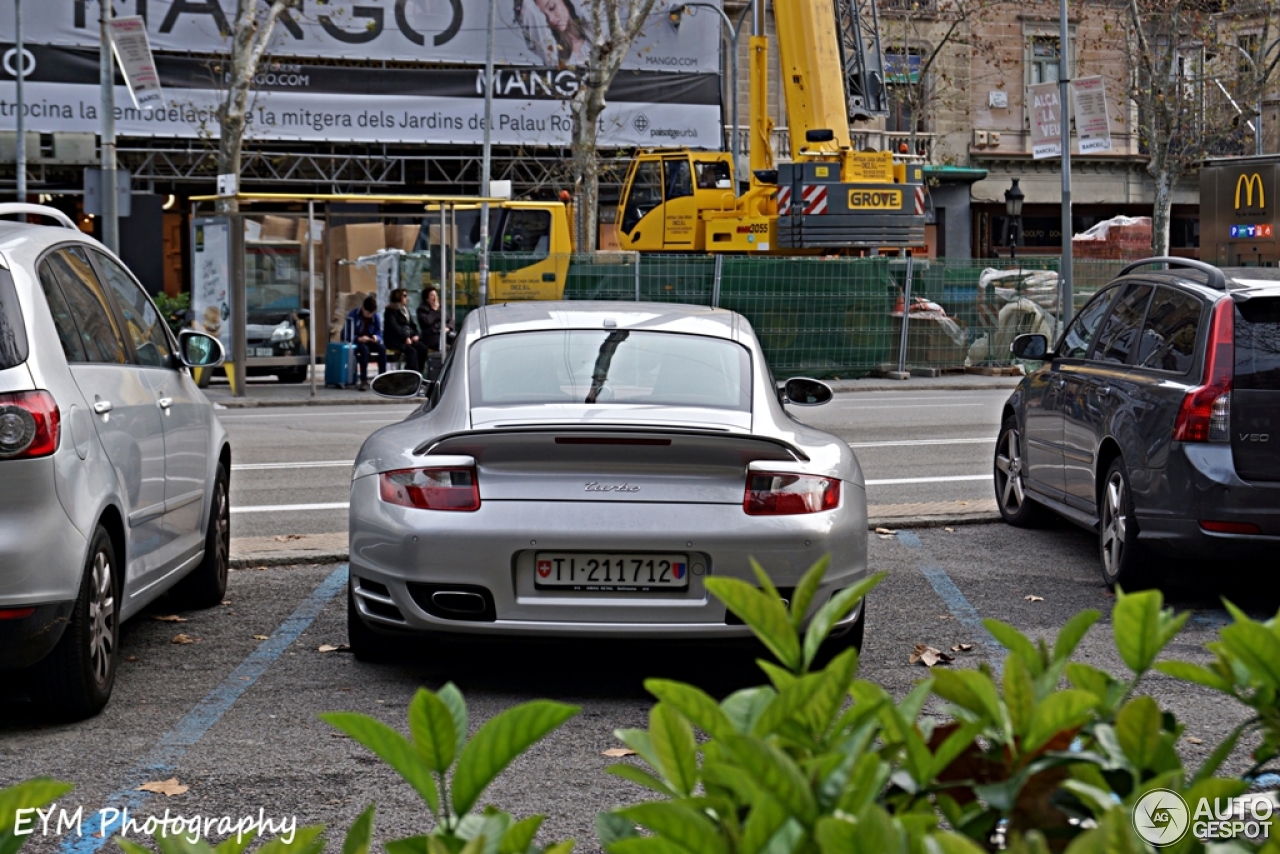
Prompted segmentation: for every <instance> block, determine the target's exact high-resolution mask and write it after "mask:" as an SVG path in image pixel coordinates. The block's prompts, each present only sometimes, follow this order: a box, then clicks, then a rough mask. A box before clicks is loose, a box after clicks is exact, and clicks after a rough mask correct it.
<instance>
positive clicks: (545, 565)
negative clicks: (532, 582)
mask: <svg viewBox="0 0 1280 854" xmlns="http://www.w3.org/2000/svg"><path fill="white" fill-rule="evenodd" d="M550 574H551V561H549V560H540V561H538V575H540V576H541V577H543V578H546V577H547V576H548V575H550Z"/></svg>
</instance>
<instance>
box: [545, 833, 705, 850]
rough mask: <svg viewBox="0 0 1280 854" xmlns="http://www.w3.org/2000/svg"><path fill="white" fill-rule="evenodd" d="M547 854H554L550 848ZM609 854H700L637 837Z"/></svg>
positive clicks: (662, 840)
mask: <svg viewBox="0 0 1280 854" xmlns="http://www.w3.org/2000/svg"><path fill="white" fill-rule="evenodd" d="M545 854H552V851H551V849H550V848H548V849H547V851H546V852H545ZM609 854H698V852H696V851H690V850H689V849H688V848H685V847H684V846H683V845H677V844H676V843H674V842H672V841H671V840H670V839H666V838H664V837H661V836H637V837H634V838H632V839H621V840H619V841H617V842H615V843H613V845H612V847H610V848H609Z"/></svg>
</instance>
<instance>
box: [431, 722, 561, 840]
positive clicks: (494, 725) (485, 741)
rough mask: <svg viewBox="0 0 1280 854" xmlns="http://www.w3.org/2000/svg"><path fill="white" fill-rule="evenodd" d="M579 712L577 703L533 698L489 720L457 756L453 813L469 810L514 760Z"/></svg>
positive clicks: (454, 774) (454, 775)
mask: <svg viewBox="0 0 1280 854" xmlns="http://www.w3.org/2000/svg"><path fill="white" fill-rule="evenodd" d="M577 713H578V707H577V706H567V705H565V704H564V703H555V702H552V701H550V700H534V701H533V702H531V703H523V704H521V705H519V706H516V707H515V708H513V709H507V710H506V711H504V712H500V713H498V714H497V715H495V716H494V717H492V718H490V719H489V720H488V721H486V722H485V724H484V726H482V727H480V730H479V731H478V732H477V733H476V734H475V737H474V738H472V739H471V740H470V741H468V742H467V744H466V746H465V747H463V748H462V754H461V755H460V756H459V757H458V767H457V768H456V769H455V770H454V772H453V809H454V812H456V813H457V814H458V815H462V814H463V813H466V812H468V811H469V810H470V809H471V808H472V807H473V806H475V803H476V801H477V800H478V799H479V797H480V795H481V793H483V792H484V790H485V787H487V786H488V785H489V784H490V783H491V782H493V778H494V777H496V776H498V774H499V773H501V771H502V769H503V768H506V767H507V766H508V765H509V764H511V760H513V759H515V758H516V757H517V756H519V755H520V754H521V753H523V752H524V751H526V750H528V749H529V747H531V746H532V745H533V744H534V743H536V742H537V741H539V740H540V739H542V737H543V736H545V735H546V734H547V733H549V732H551V731H552V730H553V729H555V728H556V727H558V726H560V725H561V724H563V723H564V722H565V721H567V720H569V718H571V717H573V716H574V715H576V714H577Z"/></svg>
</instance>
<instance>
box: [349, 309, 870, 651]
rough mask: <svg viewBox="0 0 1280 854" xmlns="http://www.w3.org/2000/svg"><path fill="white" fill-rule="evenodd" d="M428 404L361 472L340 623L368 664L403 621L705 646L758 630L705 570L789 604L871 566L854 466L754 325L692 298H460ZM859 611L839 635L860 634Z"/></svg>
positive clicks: (407, 628) (368, 454)
mask: <svg viewBox="0 0 1280 854" xmlns="http://www.w3.org/2000/svg"><path fill="white" fill-rule="evenodd" d="M420 385H425V393H426V402H425V403H424V404H423V405H422V407H421V408H419V409H418V410H417V411H415V412H414V413H413V414H412V415H410V416H409V417H408V418H407V419H406V420H404V421H403V422H401V423H399V424H395V425H392V426H389V427H384V428H382V429H380V430H378V431H377V432H375V433H374V434H373V435H371V436H370V437H369V438H368V440H366V442H365V444H364V447H363V448H362V449H361V451H360V454H359V456H358V457H357V459H356V462H355V469H354V472H353V477H352V482H351V511H350V538H351V541H350V554H351V582H350V588H349V594H348V595H349V599H348V627H349V632H350V642H351V647H352V650H353V652H355V653H356V655H357V657H359V658H362V659H378V658H384V657H386V656H388V655H391V654H394V652H395V651H396V650H397V648H398V647H402V646H403V644H402V643H401V642H400V641H401V639H402V638H403V637H404V636H406V635H423V636H439V635H443V634H454V635H466V634H471V635H489V636H508V637H531V636H541V637H596V638H631V637H634V638H639V637H644V638H668V639H673V640H674V639H713V638H735V637H748V636H749V635H750V631H749V630H748V629H747V628H746V627H745V626H744V625H742V624H741V623H740V622H739V621H738V619H737V618H736V617H735V616H733V615H732V614H730V613H728V612H727V611H726V609H725V606H724V605H723V604H722V603H721V602H720V601H718V600H717V599H715V598H713V597H712V596H710V595H709V594H708V592H707V589H706V586H705V584H704V581H705V580H706V578H707V577H708V576H712V575H717V576H726V577H736V578H742V579H747V580H752V581H754V576H753V573H752V571H751V565H750V561H751V559H752V558H755V559H756V560H757V561H759V562H760V564H761V565H763V566H764V568H765V569H766V570H767V571H768V572H769V574H770V576H771V577H772V579H773V581H774V583H775V584H776V585H777V586H778V588H779V592H780V594H781V595H782V596H784V597H786V596H787V595H788V591H789V589H791V588H793V587H794V586H795V584H796V582H797V581H798V580H799V579H800V577H801V575H802V574H803V573H804V572H805V570H806V569H808V568H809V567H810V566H811V565H812V564H813V563H814V561H816V560H817V559H818V558H820V557H821V556H823V555H824V554H829V555H830V556H831V564H830V568H829V570H828V572H827V575H826V578H825V580H824V582H823V587H822V589H821V590H820V591H819V592H818V594H817V595H816V596H815V597H814V600H813V604H812V606H811V607H812V611H811V614H812V613H813V612H816V611H817V609H818V608H820V607H821V606H822V605H823V604H824V603H825V602H826V601H827V600H828V599H829V598H830V597H831V596H832V595H834V594H835V593H837V592H838V591H840V590H841V589H843V588H845V587H848V586H850V585H852V584H855V583H856V582H858V581H860V580H861V579H862V578H863V577H865V575H866V573H867V509H866V490H865V487H864V483H863V477H862V471H861V469H860V468H859V467H858V462H857V460H856V459H855V458H854V455H853V452H852V451H850V449H849V445H848V444H847V443H846V442H843V441H841V440H840V439H838V438H836V437H835V436H832V435H830V434H827V433H824V432H821V431H819V430H815V429H813V428H811V427H808V426H806V425H804V424H801V423H800V422H798V421H796V420H795V419H793V418H792V417H791V416H790V415H789V414H788V413H787V412H786V411H785V410H784V409H783V403H784V402H788V403H794V404H802V405H816V404H821V403H825V402H827V401H828V400H830V399H831V389H830V388H828V387H827V386H826V385H825V384H823V383H821V382H818V381H817V380H811V379H805V378H795V379H792V380H789V381H788V382H786V383H785V384H782V385H780V386H779V385H776V384H775V382H774V380H773V377H772V374H771V373H770V371H769V367H768V365H767V364H766V362H765V359H764V355H763V353H762V352H761V350H760V345H759V343H758V342H757V340H756V337H755V334H754V333H753V331H752V329H751V325H750V324H749V323H747V321H746V320H745V319H744V318H743V317H741V316H740V315H738V314H735V313H733V312H731V311H725V310H722V309H711V308H704V307H700V306H688V305H668V304H646V303H613V302H611V303H593V302H526V303H516V304H506V305H495V306H489V307H486V308H482V309H478V310H476V311H474V312H472V313H471V314H470V315H468V317H467V318H466V321H465V323H463V325H462V328H461V330H460V333H459V335H458V338H457V341H456V344H455V346H454V348H453V349H452V350H451V351H450V352H449V356H448V358H447V359H446V361H445V364H444V367H443V370H442V371H441V374H440V378H439V381H438V382H431V383H424V382H423V380H422V377H421V376H419V375H418V374H416V373H414V372H410V371H396V372H392V373H388V374H383V375H382V376H380V377H378V378H377V379H376V380H375V382H374V390H375V391H377V392H379V393H381V394H383V395H384V396H388V397H411V396H415V395H417V394H418V393H419V390H420ZM864 617H865V612H864V610H863V607H862V606H861V605H859V606H858V607H857V608H856V609H855V610H854V611H853V612H852V613H851V614H850V615H849V616H848V617H847V618H846V619H845V620H844V621H843V623H842V624H841V625H840V626H838V627H837V628H836V630H835V631H834V632H833V640H832V641H830V642H831V643H833V644H836V645H847V644H853V645H857V646H861V643H862V635H863V626H864Z"/></svg>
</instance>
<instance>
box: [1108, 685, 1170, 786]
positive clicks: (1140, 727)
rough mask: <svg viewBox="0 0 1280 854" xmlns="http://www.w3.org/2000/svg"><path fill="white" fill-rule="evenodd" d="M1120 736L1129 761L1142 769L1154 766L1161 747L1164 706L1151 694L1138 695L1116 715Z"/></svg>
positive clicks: (1118, 735)
mask: <svg viewBox="0 0 1280 854" xmlns="http://www.w3.org/2000/svg"><path fill="white" fill-rule="evenodd" d="M1115 730H1116V738H1117V739H1118V740H1119V742H1120V748H1121V749H1122V750H1123V751H1124V755H1125V756H1126V757H1128V759H1129V762H1130V763H1131V764H1132V765H1133V767H1134V768H1136V769H1138V770H1139V771H1145V770H1147V769H1149V768H1152V767H1153V765H1154V762H1155V758H1156V754H1157V753H1158V752H1159V750H1160V742H1161V738H1160V736H1161V733H1162V732H1163V730H1162V728H1161V714H1160V706H1159V705H1158V704H1157V703H1156V701H1155V700H1153V699H1151V698H1150V697H1135V698H1134V699H1132V700H1130V701H1129V702H1127V703H1125V704H1124V706H1123V707H1122V708H1121V709H1120V712H1119V713H1118V714H1117V715H1116V722H1115Z"/></svg>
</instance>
